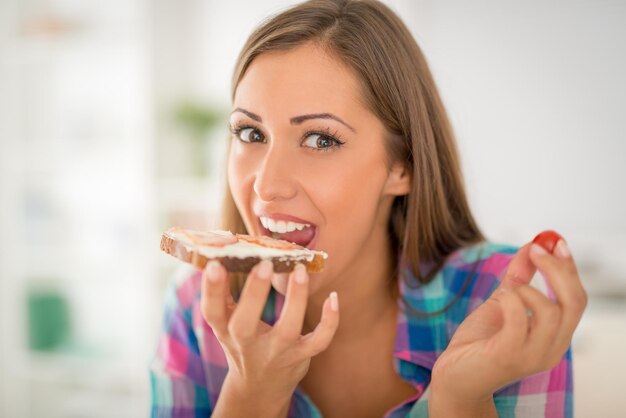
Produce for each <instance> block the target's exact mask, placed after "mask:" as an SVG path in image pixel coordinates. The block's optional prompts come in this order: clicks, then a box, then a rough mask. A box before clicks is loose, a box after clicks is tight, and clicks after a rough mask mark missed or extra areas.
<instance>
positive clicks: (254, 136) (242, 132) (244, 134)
mask: <svg viewBox="0 0 626 418" xmlns="http://www.w3.org/2000/svg"><path fill="white" fill-rule="evenodd" d="M233 133H234V134H235V135H236V136H237V137H238V138H239V139H241V140H242V141H243V142H248V143H252V142H263V141H264V140H265V136H263V134H262V133H261V131H259V130H258V129H257V128H252V127H241V128H238V129H235V130H234V132H233Z"/></svg>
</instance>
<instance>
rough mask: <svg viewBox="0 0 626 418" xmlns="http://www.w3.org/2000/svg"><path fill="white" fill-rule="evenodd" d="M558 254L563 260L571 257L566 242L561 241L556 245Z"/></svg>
mask: <svg viewBox="0 0 626 418" xmlns="http://www.w3.org/2000/svg"><path fill="white" fill-rule="evenodd" d="M556 253H557V255H558V256H559V257H561V258H568V257H569V256H570V255H571V252H570V250H569V248H568V247H567V243H566V242H565V241H564V240H562V239H561V240H559V242H557V244H556Z"/></svg>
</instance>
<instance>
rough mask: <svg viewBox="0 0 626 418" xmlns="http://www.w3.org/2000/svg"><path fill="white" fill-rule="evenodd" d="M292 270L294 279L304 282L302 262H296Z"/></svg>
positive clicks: (304, 269)
mask: <svg viewBox="0 0 626 418" xmlns="http://www.w3.org/2000/svg"><path fill="white" fill-rule="evenodd" d="M294 270H295V271H294V279H296V282H298V283H306V279H307V275H306V267H305V266H304V265H303V264H298V265H297V266H296V267H295V269H294Z"/></svg>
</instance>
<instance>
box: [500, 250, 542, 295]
mask: <svg viewBox="0 0 626 418" xmlns="http://www.w3.org/2000/svg"><path fill="white" fill-rule="evenodd" d="M530 245H531V243H530V242H529V243H528V244H526V245H524V246H523V247H522V248H520V249H519V251H517V253H516V254H515V255H514V256H513V259H512V260H511V262H510V263H509V265H508V267H507V269H506V271H505V272H504V277H503V278H502V282H501V283H500V286H499V287H498V288H499V289H508V290H511V289H514V288H516V287H519V286H523V285H527V284H529V283H530V281H531V280H532V278H533V276H534V274H535V272H536V271H537V267H535V265H534V264H533V262H532V261H531V260H530V253H529V251H530Z"/></svg>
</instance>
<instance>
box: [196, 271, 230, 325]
mask: <svg viewBox="0 0 626 418" xmlns="http://www.w3.org/2000/svg"><path fill="white" fill-rule="evenodd" d="M200 292H201V300H200V309H201V311H202V316H203V317H204V320H205V321H206V322H207V324H209V325H210V326H211V328H213V331H214V332H215V333H216V335H220V334H224V333H225V331H226V325H227V323H228V316H229V311H228V308H227V302H228V297H229V296H230V287H229V284H228V280H227V274H226V269H225V268H224V267H223V266H222V264H221V263H220V262H219V261H216V260H212V261H210V262H209V263H207V265H206V267H205V268H204V270H203V271H202V284H201V291H200Z"/></svg>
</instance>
